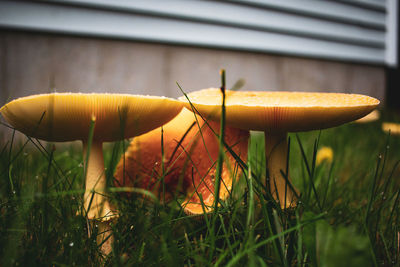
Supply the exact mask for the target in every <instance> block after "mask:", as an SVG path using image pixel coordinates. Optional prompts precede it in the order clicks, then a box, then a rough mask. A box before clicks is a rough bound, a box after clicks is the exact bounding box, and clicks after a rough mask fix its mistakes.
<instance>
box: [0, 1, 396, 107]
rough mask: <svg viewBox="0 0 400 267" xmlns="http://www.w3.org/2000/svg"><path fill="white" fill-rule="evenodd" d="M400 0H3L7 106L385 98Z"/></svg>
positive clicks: (1, 94) (0, 20)
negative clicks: (246, 93)
mask: <svg viewBox="0 0 400 267" xmlns="http://www.w3.org/2000/svg"><path fill="white" fill-rule="evenodd" d="M397 4H398V3H397V1H396V0H385V1H382V0H379V1H378V0H336V1H321V0H301V1H300V0H285V1H278V0H263V1H261V0H260V1H257V0H237V1H174V0H172V1H123V0H115V1H106V0H58V1H57V0H54V1H1V2H0V105H3V104H4V103H6V102H7V101H9V100H12V99H14V98H17V97H20V96H26V95H31V94H36V93H46V92H52V91H57V92H70V91H72V92H117V93H132V94H150V95H165V96H170V97H177V96H180V95H181V92H180V91H179V89H178V87H177V85H176V82H179V83H180V85H181V86H182V87H183V89H184V90H185V91H193V90H198V89H202V88H206V87H215V86H219V85H220V79H219V74H218V71H219V69H221V68H225V69H226V70H227V79H228V87H229V86H231V85H233V84H234V83H235V82H236V81H237V80H238V79H240V78H243V79H244V80H245V81H246V83H245V85H244V87H243V89H246V90H285V91H286V90H289V91H326V92H347V93H350V92H352V93H362V94H367V95H371V96H374V97H377V98H379V99H380V100H382V101H383V102H385V95H386V86H387V84H386V81H387V77H386V71H385V70H386V69H387V68H392V69H393V68H395V69H396V68H398V67H397V50H398V48H397V9H398V7H397Z"/></svg>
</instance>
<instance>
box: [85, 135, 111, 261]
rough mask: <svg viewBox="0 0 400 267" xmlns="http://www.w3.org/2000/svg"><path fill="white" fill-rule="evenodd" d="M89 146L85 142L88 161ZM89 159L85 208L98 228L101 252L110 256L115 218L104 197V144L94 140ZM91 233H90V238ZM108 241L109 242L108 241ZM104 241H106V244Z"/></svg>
mask: <svg viewBox="0 0 400 267" xmlns="http://www.w3.org/2000/svg"><path fill="white" fill-rule="evenodd" d="M87 153H88V144H87V143H86V142H83V158H84V160H86V158H87V155H88V154H87ZM88 156H89V158H88V160H87V162H86V166H85V167H86V184H85V187H86V188H85V194H84V200H83V201H84V207H85V210H86V212H87V217H88V219H89V220H90V223H91V226H92V227H93V226H95V225H97V226H98V235H97V237H96V240H97V244H98V245H100V244H102V245H101V248H100V249H101V252H102V253H103V254H104V255H108V254H110V252H111V250H112V248H111V245H112V243H113V240H114V238H113V235H112V230H111V226H110V221H111V219H113V218H114V217H115V214H114V212H113V211H112V210H111V207H110V203H109V202H108V200H107V198H106V197H105V196H104V193H105V189H106V176H105V173H104V159H103V143H102V142H100V141H96V140H93V142H92V144H91V146H90V151H89V155H88ZM90 235H91V231H89V237H90ZM106 239H107V240H106ZM104 240H106V241H105V242H104Z"/></svg>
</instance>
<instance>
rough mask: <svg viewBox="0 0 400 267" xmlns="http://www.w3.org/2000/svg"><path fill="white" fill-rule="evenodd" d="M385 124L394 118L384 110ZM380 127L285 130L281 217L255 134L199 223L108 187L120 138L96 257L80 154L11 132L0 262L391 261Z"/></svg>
mask: <svg viewBox="0 0 400 267" xmlns="http://www.w3.org/2000/svg"><path fill="white" fill-rule="evenodd" d="M387 118H389V119H397V120H399V118H398V117H397V118H396V117H394V118H393V117H392V114H391V113H389V112H384V113H383V119H387ZM380 123H381V121H378V122H373V123H369V124H363V125H359V124H347V125H343V126H340V127H336V128H332V129H328V130H322V131H314V132H307V133H299V134H290V135H289V138H290V155H289V160H290V168H289V174H290V176H291V179H292V181H293V185H294V186H295V187H296V188H298V190H299V192H300V198H299V201H298V205H297V206H296V207H295V208H290V209H286V210H281V209H280V207H279V205H277V204H276V202H275V201H274V200H273V199H272V198H271V196H270V194H269V192H268V191H267V188H266V187H265V186H264V184H265V182H264V181H265V173H266V170H265V154H264V144H263V143H264V140H263V135H262V134H261V133H256V132H255V133H252V136H251V140H250V146H249V160H248V162H247V163H246V164H245V166H242V167H244V174H243V175H242V177H241V178H240V180H239V182H238V183H237V184H235V186H234V189H233V193H232V197H231V198H229V199H228V200H226V201H225V202H224V203H223V204H224V205H221V206H220V207H219V208H218V209H217V210H215V211H214V212H213V213H212V214H209V215H205V216H188V215H185V214H184V213H183V211H182V208H181V207H180V205H179V201H182V199H183V198H182V197H179V196H178V197H177V198H176V199H174V200H173V201H171V202H170V203H167V204H165V203H160V202H158V201H157V200H154V199H152V198H151V197H148V198H143V195H142V194H141V193H143V190H142V191H141V190H139V189H129V188H114V187H112V185H113V179H114V178H113V170H114V168H115V166H116V164H117V162H118V161H119V158H120V155H121V153H122V152H123V149H124V147H125V148H126V147H127V145H128V143H127V141H125V142H118V143H113V144H107V145H106V146H105V149H104V150H105V166H106V176H107V180H108V184H109V185H110V188H109V194H110V197H111V201H112V203H113V204H114V205H115V206H117V207H118V210H119V214H120V217H119V219H118V220H115V221H114V222H113V224H112V229H113V233H114V237H115V242H114V247H113V252H112V253H111V255H109V256H108V257H106V258H105V259H104V260H103V259H102V257H101V253H100V249H99V246H98V244H97V243H96V236H97V234H99V233H98V230H97V229H98V227H96V225H94V227H90V224H89V222H88V220H87V219H86V218H85V216H83V215H77V211H79V210H81V209H82V208H83V207H82V203H83V201H82V197H83V193H84V191H83V181H84V179H83V177H84V168H83V161H84V159H83V158H82V153H81V151H80V149H77V148H76V147H75V146H73V145H70V146H69V145H67V146H58V145H53V144H42V143H41V142H40V141H38V140H35V139H31V138H28V137H27V138H26V139H24V140H26V141H23V140H22V141H21V139H16V138H14V134H12V135H11V136H10V137H9V138H8V139H7V140H6V141H5V142H3V143H2V144H1V146H0V265H1V266H82V265H83V266H98V265H101V264H106V265H113V266H132V265H133V266H136V265H138V266H210V265H215V266H393V265H397V266H399V265H400V247H399V243H400V229H399V228H400V208H399V205H400V164H399V160H400V153H399V151H400V138H399V137H390V136H388V135H387V134H385V133H383V132H382V131H381V130H380ZM2 127H6V126H2ZM220 141H221V142H223V135H222V136H221V139H220ZM322 146H329V147H331V148H332V149H333V151H334V157H333V161H332V162H331V163H328V162H324V163H322V164H321V165H318V166H316V164H315V157H316V153H317V150H318V148H319V147H322ZM216 180H218V179H216ZM164 190H165V189H164ZM121 191H130V192H131V197H130V198H126V197H125V194H123V193H121ZM147 195H148V196H152V194H151V193H149V192H147ZM217 201H218V200H217ZM81 214H84V213H81ZM88 231H90V232H91V233H92V234H91V237H88Z"/></svg>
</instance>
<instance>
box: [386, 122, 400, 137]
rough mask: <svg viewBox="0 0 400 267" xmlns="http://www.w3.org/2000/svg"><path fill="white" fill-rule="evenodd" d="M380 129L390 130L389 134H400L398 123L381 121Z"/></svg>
mask: <svg viewBox="0 0 400 267" xmlns="http://www.w3.org/2000/svg"><path fill="white" fill-rule="evenodd" d="M382 130H383V131H384V132H386V133H388V132H390V134H391V135H400V124H399V123H395V122H384V123H382Z"/></svg>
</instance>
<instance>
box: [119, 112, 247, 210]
mask: <svg viewBox="0 0 400 267" xmlns="http://www.w3.org/2000/svg"><path fill="white" fill-rule="evenodd" d="M197 119H198V122H196V119H195V115H194V114H193V113H192V112H190V111H188V110H186V109H184V110H182V111H181V113H180V114H179V115H178V116H176V117H175V118H174V119H173V120H171V121H170V122H168V123H167V124H165V125H164V126H163V143H164V163H165V166H164V170H165V177H164V182H165V188H166V193H167V199H168V198H170V197H171V196H172V195H173V194H175V193H176V190H179V191H183V192H185V194H186V196H187V197H186V200H185V201H184V202H183V203H182V207H183V208H184V211H185V212H186V213H188V214H201V213H203V209H202V205H201V201H200V198H199V195H202V199H203V201H204V205H205V211H206V212H209V211H210V210H212V205H213V202H214V196H213V194H214V176H215V164H214V163H215V161H216V160H217V158H218V151H219V143H218V139H217V136H216V135H215V134H214V133H213V131H212V130H211V129H210V128H209V126H210V127H212V129H213V130H214V131H215V132H216V133H218V132H219V124H218V123H215V122H210V123H209V126H208V125H206V124H205V123H204V121H203V120H202V119H201V118H200V117H199V116H197ZM248 138H249V132H248V131H244V130H240V129H236V128H232V127H226V130H225V142H226V144H227V145H228V146H230V147H231V148H232V150H233V151H234V152H235V153H236V154H237V155H239V156H240V157H241V159H242V160H245V159H246V158H247V143H248ZM226 155H227V159H228V160H227V161H226V162H225V164H224V167H223V172H222V181H223V182H222V183H221V190H220V198H221V199H222V200H224V199H226V197H227V196H228V195H229V191H230V190H231V187H232V182H233V181H232V178H233V177H235V178H237V177H239V175H240V170H237V165H236V166H235V164H237V163H236V161H235V160H234V159H233V157H232V156H231V155H230V153H226ZM124 157H125V159H123V158H122V159H121V160H120V162H119V164H118V165H117V168H116V172H115V178H116V183H117V184H118V185H120V186H121V185H122V186H136V187H141V188H146V189H149V190H151V191H153V192H155V193H156V194H158V195H159V196H160V195H161V193H162V181H161V177H162V169H161V128H158V129H155V130H153V131H150V132H148V133H146V134H143V135H141V136H138V137H136V138H134V139H133V141H132V142H131V144H130V146H129V148H128V150H127V152H126V153H125V155H124ZM235 168H236V173H235V174H234V172H235ZM196 191H197V192H196Z"/></svg>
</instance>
